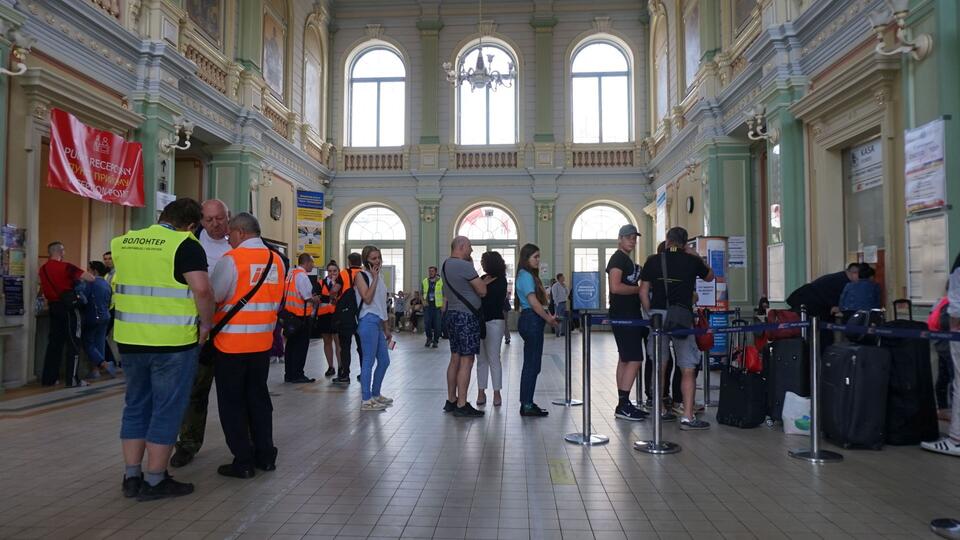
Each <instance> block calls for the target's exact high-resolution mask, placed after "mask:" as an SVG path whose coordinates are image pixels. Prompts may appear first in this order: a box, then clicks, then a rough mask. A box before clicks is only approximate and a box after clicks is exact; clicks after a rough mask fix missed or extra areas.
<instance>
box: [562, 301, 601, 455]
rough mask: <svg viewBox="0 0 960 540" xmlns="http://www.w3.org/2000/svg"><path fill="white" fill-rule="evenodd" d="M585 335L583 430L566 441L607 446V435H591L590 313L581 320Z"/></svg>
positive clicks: (565, 438) (567, 437)
mask: <svg viewBox="0 0 960 540" xmlns="http://www.w3.org/2000/svg"><path fill="white" fill-rule="evenodd" d="M580 324H581V332H582V333H583V351H582V355H583V430H582V431H581V432H580V433H569V434H567V436H566V437H564V440H566V441H567V442H569V443H573V444H579V445H582V446H597V445H601V444H607V443H608V442H610V439H609V438H608V437H607V436H606V435H600V434H597V433H591V430H592V426H591V425H590V327H591V326H592V324H593V322H592V320H591V317H590V314H589V313H584V314H583V318H582V319H581V320H580Z"/></svg>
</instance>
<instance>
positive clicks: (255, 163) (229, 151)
mask: <svg viewBox="0 0 960 540" xmlns="http://www.w3.org/2000/svg"><path fill="white" fill-rule="evenodd" d="M262 161H263V156H262V155H261V154H259V153H256V152H251V151H250V148H249V147H246V146H240V145H231V146H225V147H221V148H219V149H217V150H215V151H214V152H213V155H212V157H211V159H210V166H209V167H210V168H209V176H208V177H209V178H210V182H209V183H208V184H207V185H208V191H207V196H208V197H216V198H218V199H220V200H222V201H223V202H225V203H227V206H229V207H230V211H231V213H233V214H236V213H238V212H249V211H250V210H251V208H250V193H251V190H252V189H253V188H255V187H256V185H257V184H256V183H257V181H258V180H259V179H260V174H261V162H262Z"/></svg>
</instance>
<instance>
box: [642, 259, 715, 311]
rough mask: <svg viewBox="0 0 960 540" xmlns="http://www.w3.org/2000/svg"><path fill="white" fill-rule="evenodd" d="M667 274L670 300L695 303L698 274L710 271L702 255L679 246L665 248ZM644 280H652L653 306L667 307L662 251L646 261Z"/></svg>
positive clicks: (676, 302)
mask: <svg viewBox="0 0 960 540" xmlns="http://www.w3.org/2000/svg"><path fill="white" fill-rule="evenodd" d="M666 259H667V276H669V278H670V283H669V284H668V288H669V291H670V304H671V305H679V306H687V307H692V306H693V292H694V291H695V290H696V287H697V278H700V279H703V278H705V277H707V274H709V273H710V269H709V268H708V267H707V265H706V263H704V262H703V259H701V258H700V257H697V256H696V255H691V254H689V253H687V252H686V251H683V250H681V249H678V248H670V249H669V250H667V251H666ZM640 279H642V280H643V281H646V282H649V283H651V284H652V286H651V289H652V291H653V299H652V300H651V301H650V308H651V309H667V301H666V300H667V296H666V292H667V291H666V290H665V288H664V282H663V266H662V263H661V262H660V255H651V256H650V257H648V258H647V262H645V263H643V272H642V273H641V277H640Z"/></svg>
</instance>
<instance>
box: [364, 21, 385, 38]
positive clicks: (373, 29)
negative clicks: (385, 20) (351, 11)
mask: <svg viewBox="0 0 960 540" xmlns="http://www.w3.org/2000/svg"><path fill="white" fill-rule="evenodd" d="M364 32H365V33H366V34H367V37H368V38H370V39H381V38H382V37H383V25H382V24H368V25H367V26H366V27H365V28H364Z"/></svg>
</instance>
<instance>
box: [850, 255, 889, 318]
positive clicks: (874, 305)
mask: <svg viewBox="0 0 960 540" xmlns="http://www.w3.org/2000/svg"><path fill="white" fill-rule="evenodd" d="M876 274H877V272H876V271H875V270H874V269H873V268H870V266H869V265H867V264H862V265H861V266H860V273H859V279H858V280H857V281H851V282H850V283H847V284H846V285H845V286H844V287H843V292H842V293H840V311H841V312H842V313H843V318H844V320H846V319H849V318H850V316H851V315H853V314H854V313H856V312H858V311H869V310H871V309H880V307H881V303H880V285H879V284H878V283H877V282H876V281H874V279H873V277H874V276H875V275H876Z"/></svg>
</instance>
